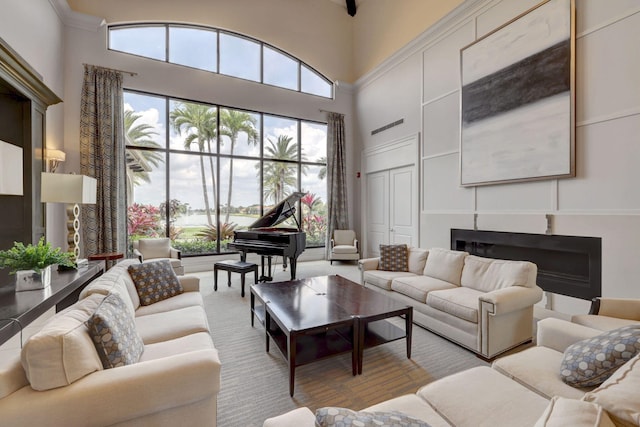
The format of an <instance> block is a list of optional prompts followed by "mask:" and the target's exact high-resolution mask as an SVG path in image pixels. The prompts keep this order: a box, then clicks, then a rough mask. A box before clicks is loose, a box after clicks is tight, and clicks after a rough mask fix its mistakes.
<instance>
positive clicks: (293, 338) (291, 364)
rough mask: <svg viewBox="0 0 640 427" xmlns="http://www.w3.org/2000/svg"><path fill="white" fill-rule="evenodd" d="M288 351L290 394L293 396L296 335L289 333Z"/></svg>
mask: <svg viewBox="0 0 640 427" xmlns="http://www.w3.org/2000/svg"><path fill="white" fill-rule="evenodd" d="M287 346H288V348H287V352H288V353H289V357H288V359H289V395H290V396H291V397H293V388H294V384H295V378H296V336H295V334H289V340H288V343H287Z"/></svg>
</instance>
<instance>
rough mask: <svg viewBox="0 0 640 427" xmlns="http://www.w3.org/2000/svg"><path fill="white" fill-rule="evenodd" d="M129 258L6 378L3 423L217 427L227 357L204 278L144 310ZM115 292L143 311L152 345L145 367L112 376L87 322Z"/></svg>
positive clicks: (142, 328) (1, 375)
mask: <svg viewBox="0 0 640 427" xmlns="http://www.w3.org/2000/svg"><path fill="white" fill-rule="evenodd" d="M132 263H136V264H138V263H139V262H138V261H137V260H125V261H122V262H121V263H119V264H117V265H115V266H114V267H113V268H111V269H110V270H109V271H107V272H106V273H105V274H104V275H102V276H101V277H99V278H97V279H95V280H94V281H93V282H91V283H90V284H89V285H88V286H87V287H86V288H85V289H84V290H83V291H82V293H81V295H80V300H79V301H78V302H77V303H76V304H74V305H72V306H71V307H69V308H68V309H66V310H64V311H62V312H60V313H57V314H56V315H55V316H53V317H52V318H51V319H49V320H48V321H47V322H46V324H45V325H44V326H43V328H42V329H41V331H40V332H38V333H36V334H35V335H34V336H32V337H31V338H30V339H29V340H28V341H27V342H26V343H25V345H24V348H23V350H22V354H21V358H19V357H16V359H15V360H11V361H8V363H7V361H5V363H3V364H2V365H3V368H2V371H1V372H0V425H2V426H7V427H8V426H38V425H42V426H47V427H51V426H60V427H63V426H64V427H68V426H115V425H117V426H175V425H197V426H215V425H216V411H217V403H216V399H217V395H218V391H219V390H220V367H221V365H220V360H219V358H218V352H217V350H216V349H215V347H214V345H213V341H212V340H211V336H210V334H209V326H208V322H207V317H206V314H205V311H204V308H203V300H202V296H201V294H200V292H199V279H198V278H196V277H188V276H183V277H180V278H179V280H180V283H181V284H182V287H183V289H184V292H183V293H181V294H179V295H176V296H173V297H170V298H168V299H165V300H162V301H159V302H156V303H154V304H151V305H146V306H141V305H140V299H139V297H138V294H137V292H136V290H135V286H134V284H133V281H132V280H131V276H130V275H129V273H128V271H127V267H128V266H129V265H131V264H132ZM109 293H115V294H117V295H118V296H120V297H121V298H122V300H123V301H124V302H125V304H126V305H127V306H128V309H129V310H131V312H133V313H135V314H134V316H135V317H134V321H135V328H136V330H137V331H138V333H139V335H140V337H141V338H142V341H143V343H144V352H143V353H142V356H141V357H140V360H139V361H138V362H137V363H134V364H130V365H126V366H121V367H116V368H111V369H103V367H102V363H101V361H100V359H99V358H98V354H97V351H96V349H95V346H94V344H93V342H92V341H91V338H90V336H89V332H88V329H87V326H86V325H85V321H86V320H87V319H88V318H89V317H90V315H91V314H92V313H93V312H95V310H96V307H97V306H98V304H100V302H101V301H102V300H103V299H104V298H105V297H106V295H108V294H109Z"/></svg>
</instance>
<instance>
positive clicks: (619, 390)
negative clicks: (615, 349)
mask: <svg viewBox="0 0 640 427" xmlns="http://www.w3.org/2000/svg"><path fill="white" fill-rule="evenodd" d="M638 390H640V354H639V355H636V356H635V357H634V358H633V359H631V360H629V361H628V362H627V363H625V364H624V365H622V367H621V368H620V369H618V370H617V371H616V372H614V374H613V375H611V377H609V379H607V380H606V381H605V382H604V383H602V385H601V386H600V387H598V388H596V389H595V390H592V391H590V392H588V393H587V394H585V395H584V397H583V400H584V401H586V402H593V403H597V404H598V405H600V406H602V407H603V408H604V409H606V410H607V412H608V413H609V415H610V416H611V418H612V419H613V421H614V422H615V423H616V425H618V426H639V425H640V398H639V397H638Z"/></svg>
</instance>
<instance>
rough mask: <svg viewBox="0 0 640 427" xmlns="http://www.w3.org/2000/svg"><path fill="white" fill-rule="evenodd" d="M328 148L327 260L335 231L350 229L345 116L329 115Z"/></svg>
mask: <svg viewBox="0 0 640 427" xmlns="http://www.w3.org/2000/svg"><path fill="white" fill-rule="evenodd" d="M327 118H328V126H327V148H328V150H329V156H328V158H329V161H328V162H327V189H328V192H329V200H328V202H329V203H328V218H327V224H328V227H327V243H326V253H327V258H328V257H329V255H330V254H331V245H330V241H331V236H332V235H333V230H336V229H338V230H345V229H348V228H349V212H348V211H347V181H346V175H347V174H346V159H345V137H344V114H339V113H328V114H327Z"/></svg>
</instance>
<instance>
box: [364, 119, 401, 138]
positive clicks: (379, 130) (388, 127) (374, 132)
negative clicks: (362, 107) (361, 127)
mask: <svg viewBox="0 0 640 427" xmlns="http://www.w3.org/2000/svg"><path fill="white" fill-rule="evenodd" d="M403 123H404V119H400V120H397V121H395V122H393V123H389V124H388V125H384V126H382V127H381V128H378V129H375V130H372V131H371V135H375V134H376V133H380V132H382V131H383V130H387V129H391V128H392V127H394V126H398V125H401V124H403Z"/></svg>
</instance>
